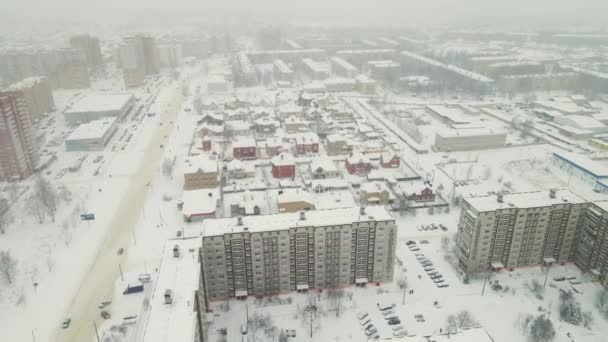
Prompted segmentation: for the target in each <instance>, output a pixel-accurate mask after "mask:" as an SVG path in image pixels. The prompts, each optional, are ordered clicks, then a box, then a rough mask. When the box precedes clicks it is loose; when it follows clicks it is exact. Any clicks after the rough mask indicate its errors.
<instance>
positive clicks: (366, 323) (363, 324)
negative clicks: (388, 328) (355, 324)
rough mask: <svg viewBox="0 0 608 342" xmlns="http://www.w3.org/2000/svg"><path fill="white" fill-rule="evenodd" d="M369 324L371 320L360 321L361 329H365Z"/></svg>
mask: <svg viewBox="0 0 608 342" xmlns="http://www.w3.org/2000/svg"><path fill="white" fill-rule="evenodd" d="M370 322H371V319H369V318H368V319H366V320H362V321H361V326H362V327H365V326H367V325H368V324H370Z"/></svg>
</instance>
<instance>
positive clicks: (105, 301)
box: [97, 300, 112, 309]
mask: <svg viewBox="0 0 608 342" xmlns="http://www.w3.org/2000/svg"><path fill="white" fill-rule="evenodd" d="M110 304H112V301H111V300H104V301H103V302H101V303H99V305H97V307H98V308H100V309H103V308H105V307H106V306H108V305H110Z"/></svg>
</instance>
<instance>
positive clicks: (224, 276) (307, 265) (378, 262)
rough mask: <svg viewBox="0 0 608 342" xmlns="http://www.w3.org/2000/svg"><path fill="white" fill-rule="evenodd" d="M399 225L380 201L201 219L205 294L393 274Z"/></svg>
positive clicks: (301, 287)
mask: <svg viewBox="0 0 608 342" xmlns="http://www.w3.org/2000/svg"><path fill="white" fill-rule="evenodd" d="M396 243H397V226H396V224H395V220H394V219H393V218H392V217H391V215H390V214H389V213H388V211H387V210H386V209H385V208H384V207H381V206H374V207H367V208H357V207H353V208H340V209H332V210H318V211H308V212H300V213H282V214H275V215H261V216H246V217H241V218H224V219H215V220H211V219H210V220H205V221H203V247H202V249H201V254H202V256H201V259H202V260H203V273H204V275H203V281H204V286H205V290H206V294H207V297H208V298H209V299H210V300H222V299H226V298H231V297H241V298H242V297H246V296H249V295H253V296H264V295H273V294H278V293H282V292H288V291H294V290H298V291H307V290H311V289H325V288H335V287H341V286H348V285H352V284H358V285H364V284H366V283H368V282H374V283H375V282H388V281H392V279H393V270H394V259H395V246H396Z"/></svg>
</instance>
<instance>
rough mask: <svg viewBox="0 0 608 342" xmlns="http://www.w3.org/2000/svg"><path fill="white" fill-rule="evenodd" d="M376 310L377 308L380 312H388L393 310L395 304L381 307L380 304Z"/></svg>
mask: <svg viewBox="0 0 608 342" xmlns="http://www.w3.org/2000/svg"><path fill="white" fill-rule="evenodd" d="M378 308H379V309H380V310H382V311H387V310H390V309H393V308H395V304H389V305H383V304H380V305H379V306H378Z"/></svg>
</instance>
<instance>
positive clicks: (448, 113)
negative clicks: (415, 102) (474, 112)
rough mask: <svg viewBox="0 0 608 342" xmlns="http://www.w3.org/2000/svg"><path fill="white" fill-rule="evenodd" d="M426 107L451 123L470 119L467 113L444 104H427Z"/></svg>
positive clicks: (467, 121) (465, 121) (466, 121)
mask: <svg viewBox="0 0 608 342" xmlns="http://www.w3.org/2000/svg"><path fill="white" fill-rule="evenodd" d="M426 108H427V109H429V110H430V111H432V112H433V113H435V114H437V115H439V116H441V117H443V118H445V119H447V120H449V121H451V122H453V123H469V122H470V121H471V120H470V119H469V118H468V117H467V115H466V114H464V113H463V112H462V111H461V110H460V109H458V108H454V107H447V106H444V105H428V106H426Z"/></svg>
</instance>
